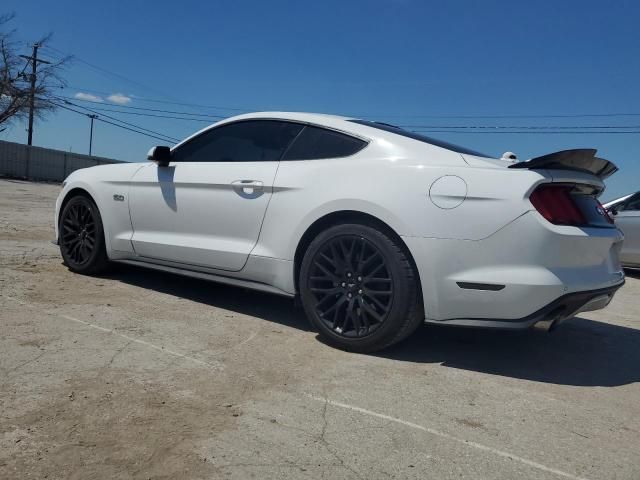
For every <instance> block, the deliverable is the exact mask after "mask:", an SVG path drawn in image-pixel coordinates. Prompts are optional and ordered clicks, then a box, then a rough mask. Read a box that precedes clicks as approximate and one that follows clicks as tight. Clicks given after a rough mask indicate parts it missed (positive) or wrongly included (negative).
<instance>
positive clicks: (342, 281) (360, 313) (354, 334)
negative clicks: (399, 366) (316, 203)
mask: <svg viewBox="0 0 640 480" xmlns="http://www.w3.org/2000/svg"><path fill="white" fill-rule="evenodd" d="M299 290H300V298H301V301H302V305H303V307H304V309H305V312H306V314H307V316H308V318H309V320H310V321H311V323H312V324H313V325H314V326H315V327H316V328H317V329H318V331H319V332H320V334H321V335H322V337H323V338H325V339H326V340H327V341H328V342H329V343H331V344H333V345H335V346H337V347H339V348H344V349H346V350H352V351H358V352H372V351H376V350H381V349H383V348H386V347H388V346H390V345H392V344H394V343H396V342H399V341H400V340H402V339H404V338H406V337H407V336H409V335H410V334H411V333H412V332H413V331H414V330H415V329H416V328H417V327H418V326H419V325H420V324H421V323H422V321H423V319H424V315H423V309H422V303H421V301H420V298H419V297H420V291H419V288H418V282H417V275H416V273H415V270H414V268H413V266H412V264H411V262H410V261H409V259H408V258H407V255H406V254H405V252H404V251H403V249H402V248H401V247H400V245H398V243H397V242H396V241H394V240H393V239H392V238H390V236H388V235H387V234H385V233H383V232H382V231H380V230H378V229H376V228H373V227H371V226H367V225H359V224H343V225H336V226H334V227H331V228H329V229H327V230H325V231H324V232H322V233H321V234H320V235H318V237H317V238H316V239H315V240H314V241H313V242H312V243H311V245H309V248H308V249H307V252H306V253H305V256H304V259H303V261H302V265H301V269H300V281H299Z"/></svg>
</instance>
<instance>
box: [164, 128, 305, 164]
mask: <svg viewBox="0 0 640 480" xmlns="http://www.w3.org/2000/svg"><path fill="white" fill-rule="evenodd" d="M302 128H303V125H300V124H297V123H290V122H281V121H277V120H247V121H239V122H236V123H231V124H229V125H222V126H220V127H217V128H214V129H212V130H209V131H207V132H205V133H203V134H201V135H199V136H197V137H196V138H194V139H193V140H190V141H189V142H187V143H185V144H184V145H182V146H180V147H178V148H177V149H175V150H174V151H173V152H172V160H173V161H175V162H269V161H278V160H280V157H282V154H283V153H284V151H285V150H286V149H287V147H288V146H289V144H290V143H291V141H292V140H293V139H294V138H295V137H296V135H297V134H298V133H300V130H302Z"/></svg>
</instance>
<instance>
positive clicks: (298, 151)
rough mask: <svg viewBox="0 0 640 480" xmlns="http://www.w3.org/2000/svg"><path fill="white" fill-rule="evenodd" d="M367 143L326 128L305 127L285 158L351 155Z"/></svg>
mask: <svg viewBox="0 0 640 480" xmlns="http://www.w3.org/2000/svg"><path fill="white" fill-rule="evenodd" d="M366 145H367V142H365V141H364V140H360V139H359V138H355V137H352V136H350V135H345V134H343V133H340V132H335V131H333V130H327V129H326V128H320V127H312V126H309V125H307V126H306V127H304V129H303V130H302V132H300V135H298V137H297V138H296V139H295V141H294V142H293V144H292V145H291V146H290V147H289V150H287V152H286V153H285V155H284V157H283V160H320V159H328V158H340V157H348V156H351V155H353V154H355V153H357V152H359V151H360V150H362V149H363V148H364V147H365V146H366Z"/></svg>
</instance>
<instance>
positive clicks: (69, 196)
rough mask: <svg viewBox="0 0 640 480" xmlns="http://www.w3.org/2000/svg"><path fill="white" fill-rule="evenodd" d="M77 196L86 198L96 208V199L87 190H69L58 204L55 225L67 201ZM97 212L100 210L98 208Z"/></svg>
mask: <svg viewBox="0 0 640 480" xmlns="http://www.w3.org/2000/svg"><path fill="white" fill-rule="evenodd" d="M78 195H81V196H83V197H87V198H88V199H90V200H91V201H92V202H93V203H95V204H96V206H97V205H98V203H97V202H96V199H95V198H93V196H92V195H91V194H90V193H89V192H88V191H87V190H85V189H84V188H82V187H73V188H72V189H71V190H69V191H68V192H67V193H66V194H65V196H64V198H63V199H62V201H61V202H60V209H59V210H58V217H57V218H56V222H57V223H60V215H62V212H63V211H64V207H65V206H66V205H67V203H69V200H71V199H72V198H73V197H76V196H78ZM99 210H100V208H99V207H98V211H99Z"/></svg>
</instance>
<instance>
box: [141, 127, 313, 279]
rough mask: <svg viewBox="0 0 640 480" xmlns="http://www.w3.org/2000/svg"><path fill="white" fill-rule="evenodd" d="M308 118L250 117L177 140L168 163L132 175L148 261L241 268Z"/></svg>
mask: <svg viewBox="0 0 640 480" xmlns="http://www.w3.org/2000/svg"><path fill="white" fill-rule="evenodd" d="M302 127H303V126H302V125H300V124H296V123H291V122H282V121H276V120H247V121H238V122H234V123H230V124H225V125H221V126H219V127H215V128H213V129H210V130H206V131H204V132H203V133H201V134H199V135H197V136H195V137H194V138H191V139H189V140H187V141H186V142H183V143H182V144H180V145H178V146H177V147H175V148H174V149H173V151H172V153H171V162H170V163H169V165H168V166H164V167H163V166H158V165H157V164H155V163H150V164H149V165H147V166H145V167H144V168H142V169H140V170H139V171H138V172H137V173H136V175H135V176H134V178H133V179H132V183H131V188H130V195H129V197H130V198H129V209H130V213H131V223H132V227H133V234H132V238H131V241H132V244H133V248H134V249H135V252H136V254H137V255H138V256H139V257H141V259H143V260H144V259H147V260H148V261H162V262H170V263H177V264H181V265H183V266H187V267H188V266H200V267H208V268H214V269H220V270H228V271H239V270H241V269H242V268H243V267H244V265H245V263H246V261H247V259H248V256H249V254H250V252H251V250H252V249H253V247H254V246H255V244H256V242H257V240H258V236H259V234H260V229H261V226H262V221H263V218H264V215H265V212H266V209H267V205H268V204H269V198H270V196H271V194H272V187H273V181H274V178H275V175H276V171H277V169H278V164H279V161H280V158H281V156H282V154H283V153H284V152H285V150H286V149H287V147H288V145H289V144H290V143H291V141H292V140H293V139H294V138H295V136H296V135H297V134H298V133H299V132H300V130H301V129H302Z"/></svg>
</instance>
